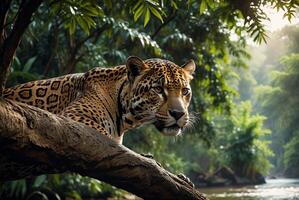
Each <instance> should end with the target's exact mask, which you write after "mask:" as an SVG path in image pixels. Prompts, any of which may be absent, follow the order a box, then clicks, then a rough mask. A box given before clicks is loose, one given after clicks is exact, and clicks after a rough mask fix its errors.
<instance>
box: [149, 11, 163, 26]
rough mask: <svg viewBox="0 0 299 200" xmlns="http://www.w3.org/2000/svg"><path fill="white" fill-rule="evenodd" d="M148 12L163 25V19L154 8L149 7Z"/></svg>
mask: <svg viewBox="0 0 299 200" xmlns="http://www.w3.org/2000/svg"><path fill="white" fill-rule="evenodd" d="M149 9H150V11H151V12H152V13H153V14H154V15H155V16H156V17H157V18H158V19H159V20H160V21H161V22H162V23H163V18H162V16H161V14H160V13H159V12H158V11H157V9H156V8H154V7H149Z"/></svg>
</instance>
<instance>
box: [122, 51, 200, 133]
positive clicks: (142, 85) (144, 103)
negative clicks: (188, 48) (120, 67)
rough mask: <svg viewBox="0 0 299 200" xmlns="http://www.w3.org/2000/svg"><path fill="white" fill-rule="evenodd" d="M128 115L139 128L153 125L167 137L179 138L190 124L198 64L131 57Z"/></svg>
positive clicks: (129, 65) (128, 61)
mask: <svg viewBox="0 0 299 200" xmlns="http://www.w3.org/2000/svg"><path fill="white" fill-rule="evenodd" d="M126 66H127V72H128V79H129V84H130V94H129V111H130V113H131V114H132V115H133V117H134V119H135V120H136V121H138V122H139V123H140V124H142V123H153V124H154V125H155V126H156V128H157V129H158V130H159V131H160V132H161V133H163V134H164V135H171V136H176V135H179V134H180V133H181V131H182V129H184V128H185V127H186V125H187V124H188V123H189V112H188V106H189V103H190V99H191V87H190V81H191V80H192V78H193V77H192V74H193V72H194V70H195V63H194V61H193V60H190V61H189V62H187V63H186V64H184V65H183V66H178V65H176V64H175V63H173V62H170V61H168V60H162V59H148V60H144V61H143V60H141V59H140V58H138V57H129V58H128V60H127V63H126Z"/></svg>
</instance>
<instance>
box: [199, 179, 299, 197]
mask: <svg viewBox="0 0 299 200" xmlns="http://www.w3.org/2000/svg"><path fill="white" fill-rule="evenodd" d="M201 191H202V192H204V193H205V194H207V196H208V197H209V199H211V200H299V179H271V180H267V183H266V184H264V185H257V186H250V187H234V188H206V189H201Z"/></svg>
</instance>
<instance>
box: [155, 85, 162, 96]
mask: <svg viewBox="0 0 299 200" xmlns="http://www.w3.org/2000/svg"><path fill="white" fill-rule="evenodd" d="M154 90H155V92H157V93H158V94H161V93H163V88H162V87H160V86H157V87H154Z"/></svg>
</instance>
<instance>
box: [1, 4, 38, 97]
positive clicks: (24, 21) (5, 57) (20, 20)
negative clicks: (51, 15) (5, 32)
mask: <svg viewBox="0 0 299 200" xmlns="http://www.w3.org/2000/svg"><path fill="white" fill-rule="evenodd" d="M41 3H42V0H30V1H26V2H25V3H24V5H22V7H20V12H19V15H18V17H17V19H16V22H15V24H14V26H13V29H12V31H11V33H10V35H9V36H8V37H7V38H6V39H5V40H4V41H3V44H2V45H1V46H0V97H1V96H2V91H3V89H4V87H5V82H6V79H7V76H8V73H9V68H10V65H11V63H12V59H13V56H14V54H15V52H16V49H17V47H18V46H19V43H20V41H21V36H22V35H23V33H24V32H25V30H26V28H27V26H28V25H29V24H30V22H31V16H32V14H33V13H34V12H35V11H36V10H37V8H38V7H39V5H40V4H41Z"/></svg>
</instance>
